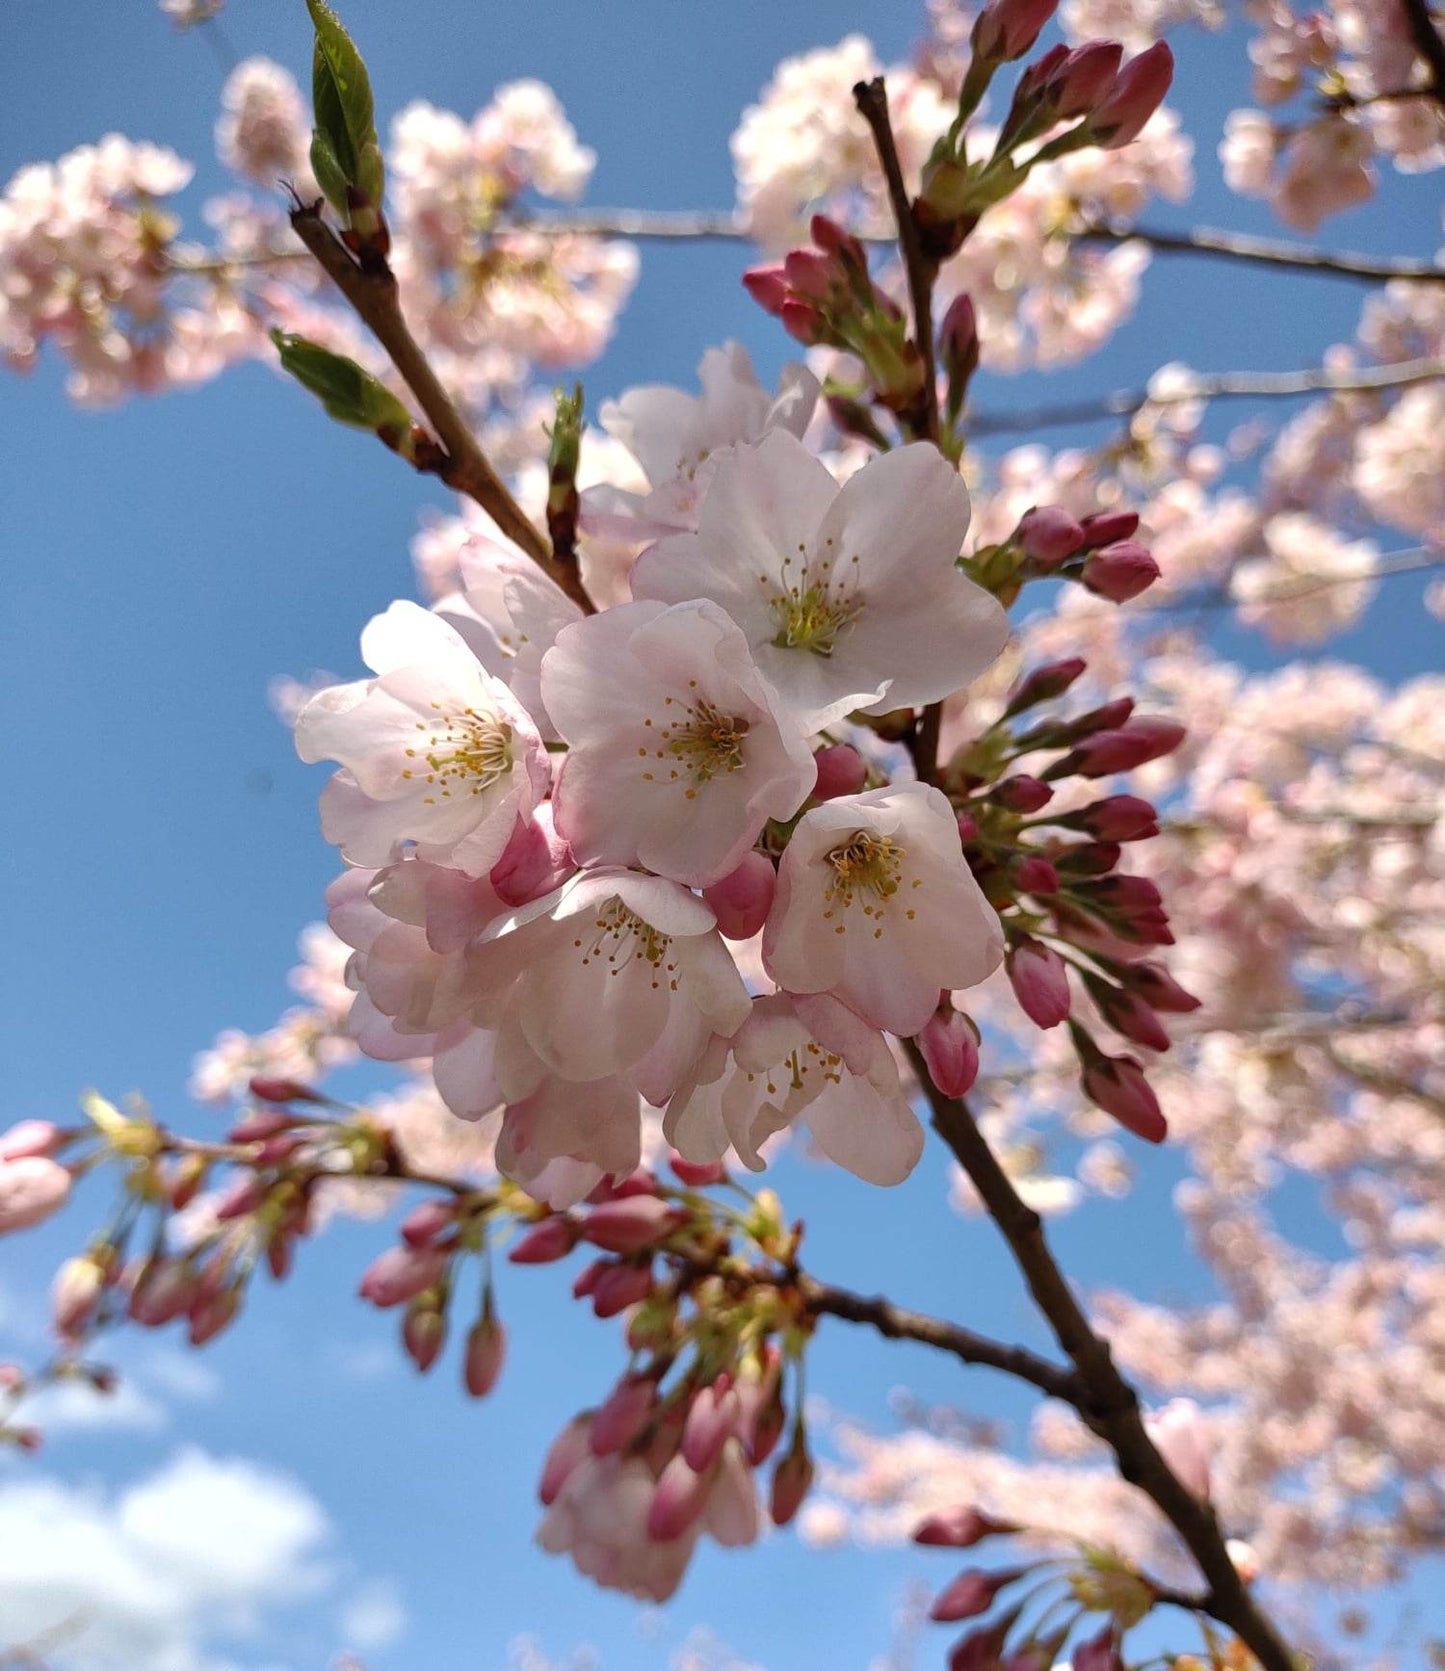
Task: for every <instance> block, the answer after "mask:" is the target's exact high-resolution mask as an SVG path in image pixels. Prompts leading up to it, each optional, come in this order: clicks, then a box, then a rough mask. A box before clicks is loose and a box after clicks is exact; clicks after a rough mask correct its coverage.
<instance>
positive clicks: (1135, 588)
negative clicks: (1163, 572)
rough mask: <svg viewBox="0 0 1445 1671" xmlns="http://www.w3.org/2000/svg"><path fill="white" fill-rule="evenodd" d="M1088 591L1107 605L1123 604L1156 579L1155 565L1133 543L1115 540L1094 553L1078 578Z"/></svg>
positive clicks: (1147, 587) (1152, 560)
mask: <svg viewBox="0 0 1445 1671" xmlns="http://www.w3.org/2000/svg"><path fill="white" fill-rule="evenodd" d="M1079 578H1080V579H1081V580H1082V581H1083V583H1084V585H1085V586H1087V587H1088V589H1089V590H1090V591H1091V592H1094V593H1097V595H1098V596H1099V597H1101V598H1107V599H1108V600H1109V602H1110V603H1127V602H1128V601H1129V599H1130V598H1137V597H1138V596H1139V594H1140V593H1141V592H1147V591H1148V590H1149V588H1150V587H1151V586H1152V585H1153V584H1154V582H1155V581H1156V580H1157V579H1158V578H1159V565H1158V563H1156V562H1155V561H1154V555H1153V553H1152V552H1149V551H1146V550H1145V549H1144V547H1143V546H1142V545H1136V544H1135V542H1134V541H1133V540H1118V541H1116V542H1115V543H1114V544H1113V545H1106V546H1105V547H1104V548H1103V550H1102V551H1096V552H1095V553H1094V554H1093V556H1091V557H1090V558H1089V559H1088V560H1087V562H1085V564H1084V569H1083V573H1082V574H1081V575H1080V576H1079Z"/></svg>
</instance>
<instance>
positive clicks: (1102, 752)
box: [1045, 714, 1185, 777]
mask: <svg viewBox="0 0 1445 1671" xmlns="http://www.w3.org/2000/svg"><path fill="white" fill-rule="evenodd" d="M1184 735H1185V730H1184V727H1183V726H1182V725H1180V724H1179V722H1178V721H1177V720H1172V719H1162V718H1159V717H1158V716H1156V715H1154V714H1138V715H1136V716H1135V717H1134V718H1133V719H1131V720H1130V721H1129V723H1128V725H1127V726H1123V727H1121V728H1120V729H1119V730H1117V731H1113V730H1108V731H1096V732H1095V733H1094V734H1093V736H1091V737H1085V738H1084V739H1083V740H1082V741H1081V742H1080V743H1079V744H1078V746H1077V747H1076V748H1075V749H1073V750H1072V751H1071V752H1070V753H1069V754H1067V755H1066V756H1065V757H1064V759H1063V760H1062V761H1060V762H1059V763H1058V764H1057V765H1054V766H1050V767H1049V769H1048V771H1047V773H1046V774H1045V776H1048V777H1064V776H1067V775H1068V773H1069V772H1077V773H1078V774H1079V776H1080V777H1112V776H1113V774H1114V773H1115V772H1132V771H1133V770H1134V768H1135V767H1136V766H1142V765H1144V763H1145V762H1146V761H1149V760H1158V759H1160V758H1161V757H1162V756H1163V755H1166V754H1172V753H1173V752H1174V750H1175V749H1177V748H1178V747H1179V745H1180V743H1182V742H1183V741H1184Z"/></svg>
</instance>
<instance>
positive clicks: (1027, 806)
mask: <svg viewBox="0 0 1445 1671" xmlns="http://www.w3.org/2000/svg"><path fill="white" fill-rule="evenodd" d="M1053 798H1054V792H1053V790H1052V789H1050V788H1049V786H1048V784H1046V783H1045V782H1044V781H1043V780H1042V779H1041V778H1036V777H1030V776H1029V774H1028V773H1027V772H1019V773H1017V774H1016V775H1015V776H1013V777H1006V778H1004V779H1003V780H1002V782H1000V783H996V784H995V785H994V786H993V788H992V789H991V790H990V791H989V799H990V800H993V801H997V802H998V804H999V805H1000V806H1001V807H1007V809H1008V810H1009V811H1010V812H1025V813H1027V812H1038V811H1040V810H1041V809H1042V808H1044V807H1046V806H1047V805H1048V804H1049V802H1050V801H1051V800H1053Z"/></svg>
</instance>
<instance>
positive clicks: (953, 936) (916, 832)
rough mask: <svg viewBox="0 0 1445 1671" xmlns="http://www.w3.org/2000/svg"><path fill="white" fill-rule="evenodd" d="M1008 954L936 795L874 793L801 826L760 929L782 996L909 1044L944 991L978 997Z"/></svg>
mask: <svg viewBox="0 0 1445 1671" xmlns="http://www.w3.org/2000/svg"><path fill="white" fill-rule="evenodd" d="M1003 949H1004V941H1003V930H1002V928H1001V927H1000V925H999V920H998V917H997V915H996V913H995V912H994V909H993V907H992V906H991V905H990V904H989V903H988V901H987V900H986V899H985V898H984V896H983V893H982V891H981V889H980V888H979V885H978V883H977V882H975V881H974V879H973V875H972V873H971V872H970V870H969V868H968V865H967V863H966V862H965V860H964V857H963V846H962V843H961V842H960V840H959V835H958V820H957V818H956V816H955V814H954V812H953V808H952V807H951V806H950V805H949V803H948V800H947V798H946V797H945V796H944V795H943V794H941V793H940V792H939V791H938V790H937V789H934V788H932V787H931V786H930V785H928V784H922V783H902V784H894V785H892V786H890V787H887V788H883V789H870V790H868V791H867V792H866V793H864V794H862V795H846V796H840V797H839V798H838V799H837V800H834V801H827V802H825V803H824V804H823V805H822V806H818V807H814V808H813V809H812V810H811V811H809V812H807V813H805V814H804V815H803V817H802V818H801V819H800V820H799V821H798V825H797V828H796V829H795V830H794V831H793V836H792V839H791V841H789V843H788V846H787V848H786V850H785V851H784V853H783V857H782V861H781V863H780V864H779V867H778V891H777V895H776V898H775V899H774V902H773V909H772V911H771V912H770V913H769V915H768V921H767V924H766V926H765V927H764V929H763V963H764V966H765V967H766V968H767V971H768V973H769V974H770V975H771V976H772V977H773V979H774V980H775V981H777V983H778V985H779V986H780V987H782V988H784V990H786V991H790V992H805V993H806V992H831V993H832V994H833V996H834V997H836V998H839V999H841V1000H842V1002H843V1003H845V1004H846V1005H848V1007H849V1008H850V1009H852V1010H854V1011H856V1013H857V1014H858V1015H860V1016H862V1017H863V1018H864V1020H866V1021H868V1022H870V1023H871V1024H872V1025H873V1026H875V1027H883V1028H886V1029H887V1030H888V1031H889V1032H893V1033H898V1034H901V1035H904V1036H911V1035H912V1034H914V1033H917V1032H918V1031H920V1029H921V1028H923V1027H924V1026H925V1024H926V1023H927V1021H928V1019H929V1017H930V1016H931V1015H932V1014H933V1012H934V1009H935V1008H936V1007H937V1004H938V994H939V991H940V990H956V989H958V988H960V987H968V986H976V985H977V984H978V983H979V982H980V981H981V980H984V979H986V978H987V977H988V976H989V975H990V974H992V973H993V971H994V970H995V969H996V968H998V966H999V964H1000V962H1001V961H1002V959H1003Z"/></svg>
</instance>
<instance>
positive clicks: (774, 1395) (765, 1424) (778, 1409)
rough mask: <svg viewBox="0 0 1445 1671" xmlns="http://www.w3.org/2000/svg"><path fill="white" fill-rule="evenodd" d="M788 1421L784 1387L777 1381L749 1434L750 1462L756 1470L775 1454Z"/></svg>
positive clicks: (760, 1407) (758, 1412)
mask: <svg viewBox="0 0 1445 1671" xmlns="http://www.w3.org/2000/svg"><path fill="white" fill-rule="evenodd" d="M787 1420H788V1412H787V1410H786V1409H785V1408H784V1406H783V1389H782V1385H781V1383H780V1382H779V1381H776V1380H775V1381H774V1382H773V1385H772V1390H771V1392H770V1393H769V1394H768V1396H767V1398H766V1400H765V1401H763V1402H762V1403H761V1404H760V1405H759V1406H758V1409H757V1413H756V1414H755V1415H754V1417H753V1419H752V1424H751V1427H750V1429H749V1433H748V1442H747V1453H748V1461H749V1462H751V1463H752V1465H753V1466H754V1467H755V1468H761V1467H762V1465H763V1464H764V1463H765V1462H766V1461H767V1460H768V1458H769V1457H770V1456H771V1455H772V1454H773V1451H774V1450H775V1449H776V1448H777V1443H778V1440H779V1439H781V1438H782V1436H783V1428H784V1427H785V1426H786V1424H787Z"/></svg>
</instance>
